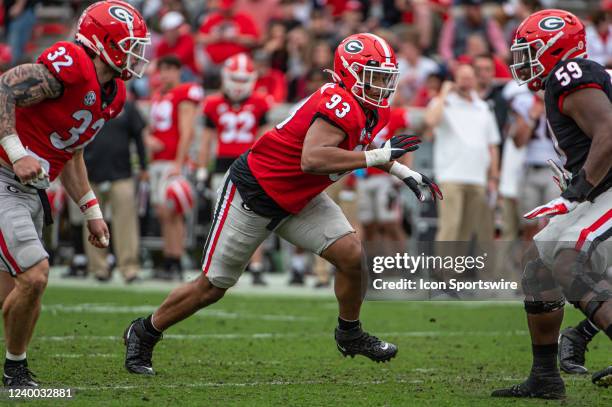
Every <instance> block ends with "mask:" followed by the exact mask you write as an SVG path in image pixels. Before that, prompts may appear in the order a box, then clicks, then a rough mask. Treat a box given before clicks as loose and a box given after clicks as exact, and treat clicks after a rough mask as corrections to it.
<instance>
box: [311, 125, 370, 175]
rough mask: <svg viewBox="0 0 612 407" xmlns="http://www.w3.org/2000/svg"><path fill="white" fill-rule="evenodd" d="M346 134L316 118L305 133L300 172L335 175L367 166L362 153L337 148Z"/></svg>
mask: <svg viewBox="0 0 612 407" xmlns="http://www.w3.org/2000/svg"><path fill="white" fill-rule="evenodd" d="M345 137H346V133H345V132H344V131H343V130H342V129H340V128H339V127H336V126H334V125H333V124H331V123H329V122H327V121H326V120H323V119H321V118H317V119H316V120H315V121H314V122H313V123H312V125H311V126H310V128H309V129H308V132H307V133H306V137H305V138H304V146H303V148H302V161H301V165H302V171H304V172H305V173H310V174H335V173H339V172H345V171H351V170H355V169H357V168H365V167H366V166H367V163H366V156H365V154H364V152H363V151H348V150H345V149H343V148H339V147H338V145H339V144H340V143H341V142H342V140H344V139H345Z"/></svg>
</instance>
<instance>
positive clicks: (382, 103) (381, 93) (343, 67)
mask: <svg viewBox="0 0 612 407" xmlns="http://www.w3.org/2000/svg"><path fill="white" fill-rule="evenodd" d="M333 77H334V81H336V82H338V83H341V84H342V85H343V86H344V87H345V88H346V89H348V90H349V91H350V92H351V93H353V95H355V97H357V98H358V99H360V100H363V101H364V102H366V103H369V104H371V105H374V106H377V107H383V108H387V107H389V105H390V99H391V96H393V93H394V92H395V90H396V89H397V84H398V77H399V70H398V68H397V59H396V58H395V52H393V49H392V48H391V46H389V44H388V43H387V41H385V40H383V39H382V38H380V37H379V36H377V35H374V34H370V33H361V34H353V35H350V36H348V37H346V38H345V39H344V40H343V41H342V42H341V43H340V45H338V48H336V53H335V56H334V72H333Z"/></svg>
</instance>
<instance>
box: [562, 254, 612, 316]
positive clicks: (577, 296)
mask: <svg viewBox="0 0 612 407" xmlns="http://www.w3.org/2000/svg"><path fill="white" fill-rule="evenodd" d="M588 259H589V257H588V255H587V254H586V253H583V252H580V253H578V256H577V257H576V261H575V262H574V264H573V265H572V268H571V272H572V277H573V280H572V282H571V285H570V286H569V288H568V287H564V288H563V292H564V294H565V296H566V297H567V298H568V301H569V302H570V303H571V304H572V305H573V306H574V307H576V308H578V309H579V310H580V311H582V313H583V314H584V315H585V316H586V317H587V318H589V319H590V320H591V321H593V317H594V315H595V313H596V312H597V311H598V310H599V308H600V307H601V306H602V305H603V303H604V302H606V301H608V300H611V299H612V292H610V291H609V290H607V289H602V288H598V287H596V285H597V283H598V282H600V281H601V280H603V278H604V277H603V275H600V274H598V273H593V272H588V271H587V269H586V263H587V261H588ZM589 293H593V294H595V296H594V297H593V298H592V299H590V300H589V301H588V302H587V304H586V306H585V307H584V309H582V308H581V307H580V300H581V299H582V298H584V296H585V295H587V294H589Z"/></svg>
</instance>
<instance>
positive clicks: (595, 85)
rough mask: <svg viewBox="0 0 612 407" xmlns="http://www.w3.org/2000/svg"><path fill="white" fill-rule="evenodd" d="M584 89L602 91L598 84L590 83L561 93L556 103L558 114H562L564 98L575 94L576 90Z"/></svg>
mask: <svg viewBox="0 0 612 407" xmlns="http://www.w3.org/2000/svg"><path fill="white" fill-rule="evenodd" d="M586 88H592V89H599V90H603V89H602V88H601V86H600V85H599V84H597V83H594V82H592V83H585V84H583V85H580V86H576V87H575V88H573V89H569V90H567V91H565V92H563V93H562V94H561V95H560V96H559V101H558V102H557V107H558V108H559V112H561V113H563V102H564V101H565V98H566V97H567V96H568V95H571V94H572V93H574V92H576V91H577V90H580V89H586ZM563 114H565V113H563Z"/></svg>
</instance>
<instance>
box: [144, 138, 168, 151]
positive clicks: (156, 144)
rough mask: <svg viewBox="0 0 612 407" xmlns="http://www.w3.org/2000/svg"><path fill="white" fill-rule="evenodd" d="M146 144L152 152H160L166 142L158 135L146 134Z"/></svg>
mask: <svg viewBox="0 0 612 407" xmlns="http://www.w3.org/2000/svg"><path fill="white" fill-rule="evenodd" d="M144 144H145V146H146V147H147V149H149V151H151V152H152V153H158V152H160V151H162V150H163V149H164V148H165V145H164V143H163V142H162V141H161V140H160V139H158V138H157V137H153V136H146V137H145V138H144Z"/></svg>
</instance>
